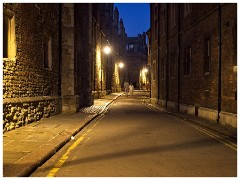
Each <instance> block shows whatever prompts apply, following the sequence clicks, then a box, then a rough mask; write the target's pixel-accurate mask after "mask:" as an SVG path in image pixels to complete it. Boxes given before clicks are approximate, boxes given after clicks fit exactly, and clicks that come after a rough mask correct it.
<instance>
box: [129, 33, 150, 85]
mask: <svg viewBox="0 0 240 180" xmlns="http://www.w3.org/2000/svg"><path fill="white" fill-rule="evenodd" d="M126 50H127V51H126V66H127V77H126V79H127V80H128V81H129V82H130V83H132V84H133V85H134V87H135V88H136V89H143V87H144V86H146V83H145V81H143V79H144V77H143V76H144V75H145V74H144V73H141V72H142V70H143V69H144V68H147V44H146V33H145V32H143V33H142V34H138V36H137V37H127V39H126Z"/></svg>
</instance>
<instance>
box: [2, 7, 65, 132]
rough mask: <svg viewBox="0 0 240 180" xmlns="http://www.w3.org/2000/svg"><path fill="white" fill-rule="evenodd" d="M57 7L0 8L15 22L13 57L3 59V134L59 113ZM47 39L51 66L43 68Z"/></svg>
mask: <svg viewBox="0 0 240 180" xmlns="http://www.w3.org/2000/svg"><path fill="white" fill-rule="evenodd" d="M58 6H59V5H58V4H27V3H25V4H24V3H23V4H18V3H14V4H4V9H7V10H8V11H9V10H10V11H11V12H12V14H13V16H14V18H15V24H14V25H15V36H16V39H15V43H16V56H15V57H9V58H8V57H6V58H3V102H4V104H3V114H4V115H3V129H4V131H8V130H11V129H14V128H17V127H20V126H22V125H24V124H28V123H30V122H32V121H37V120H39V119H41V118H42V117H48V116H50V115H54V114H56V113H59V112H60V107H59V104H60V101H59V100H57V99H58V97H59V93H60V91H61V89H60V87H59V38H58V37H59V20H58V18H59V16H58V13H59V9H58ZM12 25H13V24H12ZM39 29H41V30H39ZM49 37H51V39H52V51H51V55H52V56H51V58H52V66H51V67H46V66H45V65H44V60H45V58H46V55H45V54H46V51H45V48H44V47H45V45H46V44H47V43H48V41H49ZM53 97H54V98H53ZM33 112H35V114H33Z"/></svg>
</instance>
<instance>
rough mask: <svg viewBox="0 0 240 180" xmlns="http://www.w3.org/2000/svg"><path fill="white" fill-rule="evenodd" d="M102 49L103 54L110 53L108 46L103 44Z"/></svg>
mask: <svg viewBox="0 0 240 180" xmlns="http://www.w3.org/2000/svg"><path fill="white" fill-rule="evenodd" d="M103 51H104V53H105V54H110V52H111V48H110V47H109V46H105V47H104V49H103Z"/></svg>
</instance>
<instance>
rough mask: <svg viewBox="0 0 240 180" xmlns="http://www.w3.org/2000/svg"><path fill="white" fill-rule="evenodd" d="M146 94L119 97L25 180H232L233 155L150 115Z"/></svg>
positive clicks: (176, 122) (166, 118)
mask: <svg viewBox="0 0 240 180" xmlns="http://www.w3.org/2000/svg"><path fill="white" fill-rule="evenodd" d="M147 94H149V92H148V93H146V92H145V93H143V92H142V93H141V92H135V93H134V95H133V96H130V97H125V96H121V97H119V98H118V99H117V100H115V101H114V102H113V103H112V105H111V106H110V108H109V109H108V110H107V112H105V113H104V115H102V116H100V117H98V118H96V119H95V120H94V121H92V122H91V123H90V124H89V125H88V126H87V127H86V128H84V129H83V130H82V131H81V132H80V133H79V134H77V135H76V136H75V139H74V140H73V141H70V142H69V143H68V144H66V146H64V148H62V149H61V150H60V151H59V152H58V153H57V154H55V155H54V156H53V157H52V158H51V159H50V160H48V161H47V162H46V163H45V164H44V165H42V166H41V167H39V168H38V169H37V170H36V171H35V172H34V173H33V174H32V175H31V177H46V176H54V177H102V176H104V177H116V176H118V177H154V176H155V177H189V176H190V177H195V176H197V177H232V176H236V168H237V152H236V149H233V148H232V147H229V146H226V144H224V143H222V142H220V141H219V140H216V139H214V138H213V137H210V136H209V135H208V133H207V132H208V130H206V133H203V132H201V131H199V130H198V129H197V128H193V127H192V126H190V125H188V124H187V123H185V122H183V121H181V119H180V118H179V117H176V116H171V115H168V113H164V112H162V111H159V110H158V111H157V110H154V109H153V108H151V107H150V106H148V105H147V103H144V102H147V100H148V98H146V95H147ZM59 164H61V165H60V166H59Z"/></svg>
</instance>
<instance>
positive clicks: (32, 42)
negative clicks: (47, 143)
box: [3, 3, 120, 132]
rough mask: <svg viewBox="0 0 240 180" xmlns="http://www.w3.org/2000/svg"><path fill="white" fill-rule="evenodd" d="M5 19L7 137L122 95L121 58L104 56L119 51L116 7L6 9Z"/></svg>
mask: <svg viewBox="0 0 240 180" xmlns="http://www.w3.org/2000/svg"><path fill="white" fill-rule="evenodd" d="M3 17H4V18H3V114H4V115H3V129H4V132H5V131H9V130H12V129H15V128H18V127H20V126H24V125H26V124H28V123H31V122H34V121H38V120H40V119H41V118H43V117H49V116H52V115H55V114H59V113H74V112H78V111H79V109H80V108H82V107H86V106H91V105H92V104H93V99H94V98H99V97H101V96H102V95H104V94H106V93H109V92H114V91H118V90H119V88H117V87H119V86H120V85H119V84H120V80H119V79H120V78H119V73H118V71H119V69H118V65H117V58H116V57H115V56H114V55H113V54H109V55H106V54H104V51H103V48H104V47H105V46H106V45H108V46H110V47H111V48H112V49H114V44H113V43H112V41H113V39H114V38H115V37H114V24H113V21H114V20H113V18H114V11H113V4H112V3H109V4H99V3H96V4H91V3H83V4H81V3H77V4H73V3H65V4H51V3H47V4H44V3H39V4H38V3H37V4H33V3H22V4H21V3H11V4H7V3H6V4H3ZM117 28H118V26H117ZM117 37H119V35H118V34H117ZM116 54H117V53H116Z"/></svg>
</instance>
